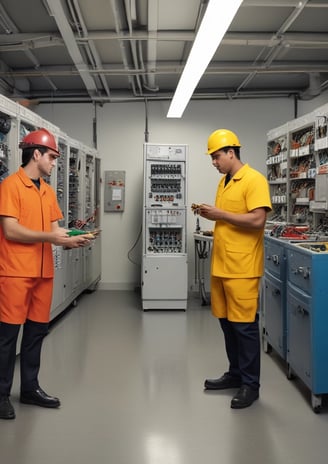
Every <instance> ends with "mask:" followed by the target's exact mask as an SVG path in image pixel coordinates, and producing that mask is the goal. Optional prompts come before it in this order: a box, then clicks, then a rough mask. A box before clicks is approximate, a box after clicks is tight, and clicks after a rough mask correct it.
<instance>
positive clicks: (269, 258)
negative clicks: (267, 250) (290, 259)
mask: <svg viewBox="0 0 328 464" xmlns="http://www.w3.org/2000/svg"><path fill="white" fill-rule="evenodd" d="M266 259H267V261H272V262H273V264H276V265H278V264H280V261H279V255H271V256H270V255H268V256H267V257H266Z"/></svg>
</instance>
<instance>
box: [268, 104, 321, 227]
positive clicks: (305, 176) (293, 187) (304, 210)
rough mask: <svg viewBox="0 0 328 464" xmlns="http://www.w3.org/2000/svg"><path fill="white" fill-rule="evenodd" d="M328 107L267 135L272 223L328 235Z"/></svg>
mask: <svg viewBox="0 0 328 464" xmlns="http://www.w3.org/2000/svg"><path fill="white" fill-rule="evenodd" d="M327 120H328V105H323V106H322V107H320V108H317V109H316V110H315V111H313V112H312V113H309V114H306V115H304V116H302V117H300V118H297V119H294V120H292V121H289V122H287V123H285V124H284V125H282V126H279V127H277V128H275V129H272V130H270V131H269V132H268V134H267V140H268V142H267V160H266V165H267V179H268V182H269V185H270V192H271V201H272V213H271V214H270V217H269V221H271V222H273V223H287V224H292V225H296V226H308V227H309V230H311V232H314V233H316V232H320V233H321V234H325V235H326V234H327V235H328V220H327V219H326V215H328V137H327Z"/></svg>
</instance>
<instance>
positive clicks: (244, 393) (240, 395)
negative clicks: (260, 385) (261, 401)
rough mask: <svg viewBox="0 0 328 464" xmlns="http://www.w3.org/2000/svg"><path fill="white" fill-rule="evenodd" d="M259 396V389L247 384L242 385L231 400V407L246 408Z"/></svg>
mask: <svg viewBox="0 0 328 464" xmlns="http://www.w3.org/2000/svg"><path fill="white" fill-rule="evenodd" d="M258 397H259V390H258V389H256V390H255V389H253V388H251V387H250V386H249V385H242V386H241V387H240V389H239V390H238V392H237V394H236V395H235V396H234V397H233V398H232V400H231V407H232V409H243V408H247V407H248V406H250V405H251V404H253V403H254V401H255V400H257V399H258Z"/></svg>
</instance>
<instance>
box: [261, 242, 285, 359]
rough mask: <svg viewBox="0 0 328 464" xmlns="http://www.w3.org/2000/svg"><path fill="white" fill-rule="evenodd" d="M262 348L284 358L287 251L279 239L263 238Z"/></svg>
mask: <svg viewBox="0 0 328 464" xmlns="http://www.w3.org/2000/svg"><path fill="white" fill-rule="evenodd" d="M263 291H264V295H263V296H262V301H263V305H264V308H263V347H264V350H265V351H266V352H269V351H270V350H271V347H272V348H274V350H275V351H277V353H278V354H279V355H280V356H281V357H282V358H283V359H286V332H287V328H286V253H285V246H284V243H283V242H282V241H281V240H278V239H275V238H273V237H265V273H264V290H263Z"/></svg>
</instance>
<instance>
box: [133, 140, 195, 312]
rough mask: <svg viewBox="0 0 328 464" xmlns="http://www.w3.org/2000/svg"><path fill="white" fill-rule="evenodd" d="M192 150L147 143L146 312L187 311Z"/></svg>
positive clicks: (143, 277)
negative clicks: (188, 213)
mask: <svg viewBox="0 0 328 464" xmlns="http://www.w3.org/2000/svg"><path fill="white" fill-rule="evenodd" d="M187 151H188V147H187V145H168V144H150V143H146V144H144V198H143V234H142V236H143V245H142V250H143V257H142V279H141V280H142V285H141V289H142V290H141V293H142V308H143V310H148V309H183V310H185V309H186V308H187V293H188V279H187V276H188V269H187V240H186V231H187V221H186V219H187V214H186V206H187V205H186V203H187V199H186V194H187Z"/></svg>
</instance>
